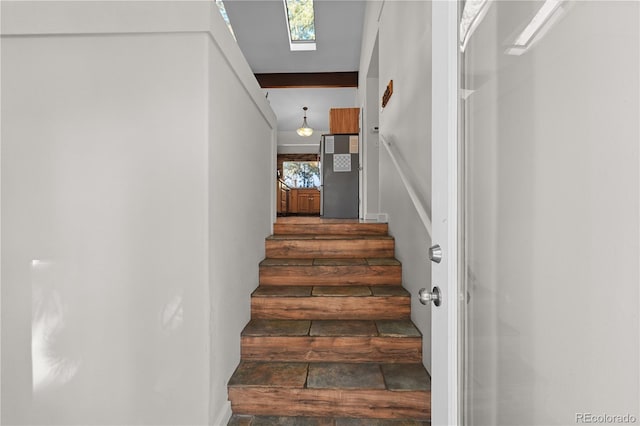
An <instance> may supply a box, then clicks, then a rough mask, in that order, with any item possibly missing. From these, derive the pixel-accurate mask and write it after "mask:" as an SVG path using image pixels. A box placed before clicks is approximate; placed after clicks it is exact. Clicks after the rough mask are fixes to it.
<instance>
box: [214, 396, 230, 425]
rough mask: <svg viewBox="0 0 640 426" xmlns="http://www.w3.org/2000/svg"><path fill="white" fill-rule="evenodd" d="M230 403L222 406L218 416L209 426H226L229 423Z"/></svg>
mask: <svg viewBox="0 0 640 426" xmlns="http://www.w3.org/2000/svg"><path fill="white" fill-rule="evenodd" d="M231 414H232V412H231V403H230V402H229V401H227V402H226V403H225V404H224V405H223V406H222V409H221V410H220V412H219V413H218V416H217V417H216V418H215V420H214V421H213V423H211V426H226V425H227V423H229V419H231Z"/></svg>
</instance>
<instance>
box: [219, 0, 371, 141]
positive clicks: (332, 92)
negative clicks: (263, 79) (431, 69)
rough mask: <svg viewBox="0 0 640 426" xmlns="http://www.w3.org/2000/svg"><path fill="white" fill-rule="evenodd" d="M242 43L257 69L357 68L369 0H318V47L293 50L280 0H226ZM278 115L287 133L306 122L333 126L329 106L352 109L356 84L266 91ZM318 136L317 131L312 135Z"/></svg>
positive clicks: (319, 127) (280, 126)
mask: <svg viewBox="0 0 640 426" xmlns="http://www.w3.org/2000/svg"><path fill="white" fill-rule="evenodd" d="M224 5H225V9H226V10H227V14H228V16H229V20H230V21H231V26H232V27H233V31H234V33H235V35H236V39H237V40H238V45H239V46H240V49H241V50H242V53H243V54H244V56H245V57H246V59H247V62H248V63H249V65H250V67H251V69H252V71H253V72H254V73H256V74H259V73H296V72H297V73H300V72H343V71H358V68H359V63H360V47H361V41H362V25H363V20H364V10H365V7H366V1H364V0H358V1H351V0H314V11H315V26H316V46H317V49H316V50H315V51H307V52H305V51H297V52H292V51H291V50H290V49H289V39H288V36H287V23H286V17H285V9H284V4H283V1H282V0H257V1H251V0H224ZM264 91H265V94H266V93H267V92H268V93H269V95H268V100H269V102H270V104H271V108H272V109H273V111H274V112H275V114H276V116H277V117H278V131H280V132H289V131H293V130H295V129H297V128H298V127H300V124H302V117H303V111H302V107H303V106H307V107H309V111H308V112H307V121H308V123H309V125H310V126H311V127H312V128H314V129H316V130H319V131H327V130H328V129H329V109H330V108H341V107H354V106H357V105H356V88H300V89H298V88H296V89H293V88H292V89H264ZM313 139H316V138H315V134H314V137H313Z"/></svg>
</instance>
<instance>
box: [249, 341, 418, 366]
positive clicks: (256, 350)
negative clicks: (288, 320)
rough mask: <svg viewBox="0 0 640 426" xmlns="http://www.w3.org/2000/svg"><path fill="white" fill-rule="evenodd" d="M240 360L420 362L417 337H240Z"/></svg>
mask: <svg viewBox="0 0 640 426" xmlns="http://www.w3.org/2000/svg"><path fill="white" fill-rule="evenodd" d="M241 353H242V359H244V360H250V361H300V362H308V361H312V362H316V361H317V362H386V363H395V362H398V363H412V362H422V339H421V338H420V337H402V338H393V337H309V336H304V337H296V336H288V337H276V336H269V337H255V336H246V337H243V338H242V350H241Z"/></svg>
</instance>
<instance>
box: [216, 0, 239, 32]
mask: <svg viewBox="0 0 640 426" xmlns="http://www.w3.org/2000/svg"><path fill="white" fill-rule="evenodd" d="M216 5H217V6H218V10H219V11H220V15H222V19H224V22H226V23H227V28H229V31H230V32H231V35H232V36H233V38H234V39H235V38H236V34H235V33H234V32H233V28H231V22H230V21H229V16H228V15H227V9H225V8H224V3H222V0H216Z"/></svg>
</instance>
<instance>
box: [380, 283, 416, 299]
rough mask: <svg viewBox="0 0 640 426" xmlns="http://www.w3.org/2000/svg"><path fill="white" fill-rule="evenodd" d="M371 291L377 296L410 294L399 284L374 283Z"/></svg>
mask: <svg viewBox="0 0 640 426" xmlns="http://www.w3.org/2000/svg"><path fill="white" fill-rule="evenodd" d="M371 291H372V292H373V295H374V296H377V297H383V296H386V297H396V296H411V293H409V292H408V291H407V290H406V289H405V288H404V287H402V286H401V285H376V286H372V287H371Z"/></svg>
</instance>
